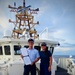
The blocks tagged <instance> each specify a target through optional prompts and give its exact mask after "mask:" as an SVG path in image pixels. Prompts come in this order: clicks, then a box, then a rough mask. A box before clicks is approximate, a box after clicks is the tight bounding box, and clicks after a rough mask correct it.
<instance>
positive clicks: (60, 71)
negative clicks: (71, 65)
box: [55, 67, 70, 75]
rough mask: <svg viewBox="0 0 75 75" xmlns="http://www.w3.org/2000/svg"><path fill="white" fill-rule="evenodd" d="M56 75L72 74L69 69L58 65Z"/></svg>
mask: <svg viewBox="0 0 75 75" xmlns="http://www.w3.org/2000/svg"><path fill="white" fill-rule="evenodd" d="M55 75H70V74H68V73H67V70H65V69H63V68H60V67H57V71H56V72H55Z"/></svg>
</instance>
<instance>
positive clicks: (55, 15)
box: [0, 0, 75, 55]
mask: <svg viewBox="0 0 75 75" xmlns="http://www.w3.org/2000/svg"><path fill="white" fill-rule="evenodd" d="M14 2H16V3H17V4H16V5H17V6H18V5H22V0H0V36H1V37H2V36H3V33H4V31H5V30H6V29H9V30H12V28H13V25H12V24H10V23H9V22H8V20H9V18H12V19H14V18H13V16H14V14H13V13H10V9H9V8H8V5H9V4H10V5H12V6H13V5H14ZM26 5H31V6H32V8H39V9H40V11H39V12H38V15H35V21H37V20H38V21H39V22H40V24H39V25H37V26H36V27H35V28H37V30H38V32H39V33H40V32H41V31H42V30H43V29H45V28H46V27H48V29H49V35H50V37H49V38H52V37H53V38H55V39H56V40H57V41H59V42H60V44H61V45H60V47H56V48H55V52H54V54H65V55H75V0H26Z"/></svg>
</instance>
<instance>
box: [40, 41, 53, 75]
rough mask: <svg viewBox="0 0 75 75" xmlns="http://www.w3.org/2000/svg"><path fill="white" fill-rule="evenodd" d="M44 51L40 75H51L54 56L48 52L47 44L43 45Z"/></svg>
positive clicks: (41, 53)
mask: <svg viewBox="0 0 75 75" xmlns="http://www.w3.org/2000/svg"><path fill="white" fill-rule="evenodd" d="M41 48H42V51H40V59H41V63H40V75H51V66H52V54H51V53H50V51H48V49H47V46H46V43H45V42H43V43H42V44H41Z"/></svg>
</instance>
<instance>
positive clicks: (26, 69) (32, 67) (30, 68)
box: [24, 64, 36, 75]
mask: <svg viewBox="0 0 75 75" xmlns="http://www.w3.org/2000/svg"><path fill="white" fill-rule="evenodd" d="M29 73H31V75H36V65H35V64H34V65H24V75H29Z"/></svg>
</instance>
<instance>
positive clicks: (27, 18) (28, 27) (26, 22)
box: [8, 0, 39, 39]
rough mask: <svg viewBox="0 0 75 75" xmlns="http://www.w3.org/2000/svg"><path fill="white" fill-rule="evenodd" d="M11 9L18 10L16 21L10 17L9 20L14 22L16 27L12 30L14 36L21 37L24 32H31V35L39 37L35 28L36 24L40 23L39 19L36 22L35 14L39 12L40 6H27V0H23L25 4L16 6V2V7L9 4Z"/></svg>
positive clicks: (12, 10)
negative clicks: (33, 7)
mask: <svg viewBox="0 0 75 75" xmlns="http://www.w3.org/2000/svg"><path fill="white" fill-rule="evenodd" d="M8 7H9V8H10V9H11V10H10V11H11V12H16V15H15V17H16V21H12V20H11V19H9V22H11V23H13V24H14V29H13V31H12V37H13V38H18V39H19V38H20V37H21V36H22V34H23V32H26V33H28V34H29V36H30V37H33V38H34V39H35V38H39V35H38V34H37V31H36V29H35V28H34V27H35V25H36V24H39V21H37V22H34V16H33V14H37V12H38V11H39V8H37V9H31V5H29V6H26V5H25V0H23V6H19V7H16V3H15V2H14V7H12V6H11V5H8Z"/></svg>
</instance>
